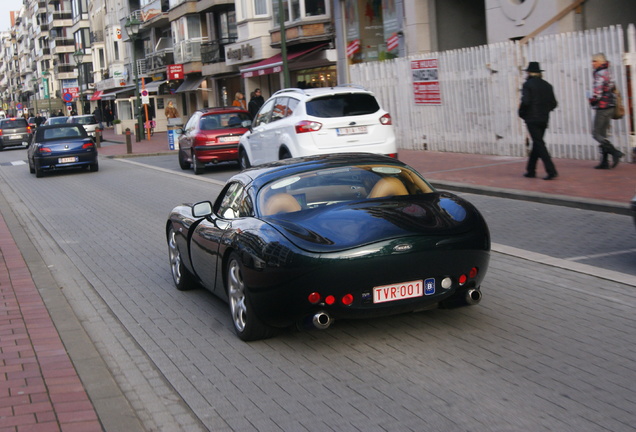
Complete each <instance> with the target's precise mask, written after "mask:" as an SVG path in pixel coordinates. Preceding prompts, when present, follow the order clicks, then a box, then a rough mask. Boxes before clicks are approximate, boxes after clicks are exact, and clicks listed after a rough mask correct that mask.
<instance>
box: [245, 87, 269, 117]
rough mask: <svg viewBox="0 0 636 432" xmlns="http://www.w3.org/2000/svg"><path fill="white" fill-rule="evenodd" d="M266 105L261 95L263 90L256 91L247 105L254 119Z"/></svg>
mask: <svg viewBox="0 0 636 432" xmlns="http://www.w3.org/2000/svg"><path fill="white" fill-rule="evenodd" d="M264 103H265V98H263V96H262V95H261V89H258V88H257V89H256V90H254V92H253V93H252V98H251V99H250V103H249V104H248V105H247V110H248V111H249V112H250V115H251V116H252V118H255V117H256V113H257V112H258V110H259V109H261V107H262V106H263V104H264Z"/></svg>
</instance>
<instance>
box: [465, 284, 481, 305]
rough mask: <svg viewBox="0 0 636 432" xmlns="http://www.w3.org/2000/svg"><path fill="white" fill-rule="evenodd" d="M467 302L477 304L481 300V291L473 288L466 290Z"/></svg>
mask: <svg viewBox="0 0 636 432" xmlns="http://www.w3.org/2000/svg"><path fill="white" fill-rule="evenodd" d="M465 298H466V303H467V304H469V305H476V304H477V303H479V302H480V301H481V291H479V290H478V289H474V288H471V289H469V290H468V291H466V297H465Z"/></svg>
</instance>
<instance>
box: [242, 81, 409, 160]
mask: <svg viewBox="0 0 636 432" xmlns="http://www.w3.org/2000/svg"><path fill="white" fill-rule="evenodd" d="M342 152H368V153H376V154H383V155H387V156H391V157H397V146H396V142H395V132H394V130H393V124H392V121H391V116H390V115H389V113H387V112H386V111H384V110H383V109H382V108H381V107H380V104H379V103H378V101H377V99H376V98H375V96H374V95H373V93H371V92H370V91H368V90H365V89H363V88H361V87H355V86H337V87H327V88H315V89H307V90H301V89H284V90H280V91H278V92H276V93H274V94H273V95H272V97H270V98H269V99H268V100H267V101H266V102H265V103H264V104H263V106H262V107H261V109H260V110H259V111H258V113H257V114H256V118H255V119H254V122H253V124H252V128H251V130H250V131H249V132H247V133H246V134H245V135H243V136H242V137H241V141H240V143H239V164H240V165H241V168H242V169H245V168H248V167H249V166H251V165H259V164H262V163H266V162H271V161H276V160H279V159H286V158H290V157H300V156H310V155H316V154H325V153H342Z"/></svg>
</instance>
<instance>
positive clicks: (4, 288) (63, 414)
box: [0, 215, 102, 432]
mask: <svg viewBox="0 0 636 432" xmlns="http://www.w3.org/2000/svg"><path fill="white" fill-rule="evenodd" d="M0 295H1V296H2V304H1V305H0V339H1V341H2V342H1V343H0V431H2V432H9V431H11V432H17V431H23V430H24V431H26V430H29V431H42V432H45V431H46V432H48V431H65V432H66V431H71V432H72V431H78V432H80V431H81V432H90V431H102V427H101V424H100V422H99V420H98V418H97V414H96V412H95V410H94V408H93V405H92V403H91V401H90V400H89V398H88V395H87V394H86V391H85V390H84V387H83V385H82V383H81V381H80V379H79V377H78V374H77V372H76V371H75V368H74V367H73V364H72V363H71V360H70V358H69V356H68V354H67V353H66V350H65V348H64V345H63V344H62V341H61V339H60V336H59V334H58V332H57V329H56V328H55V326H54V325H53V321H52V320H51V317H50V316H49V312H48V310H47V309H46V307H45V305H44V302H43V300H42V297H41V296H40V293H39V292H38V290H37V288H36V287H35V283H34V282H33V279H32V278H31V273H30V271H29V268H28V267H27V265H26V263H25V261H24V259H23V257H22V254H21V253H20V250H19V249H18V247H17V245H16V243H15V241H14V239H13V237H12V235H11V233H10V231H9V228H8V227H7V225H6V223H5V220H4V218H3V217H2V215H0Z"/></svg>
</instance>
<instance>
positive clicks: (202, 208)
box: [192, 201, 212, 218]
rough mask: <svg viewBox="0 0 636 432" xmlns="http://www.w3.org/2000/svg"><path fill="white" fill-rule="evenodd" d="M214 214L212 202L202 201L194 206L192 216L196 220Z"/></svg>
mask: <svg viewBox="0 0 636 432" xmlns="http://www.w3.org/2000/svg"><path fill="white" fill-rule="evenodd" d="M211 214H212V203H211V202H210V201H202V202H199V203H196V204H194V205H193V206H192V216H193V217H195V218H202V217H207V216H210V215H211Z"/></svg>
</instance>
